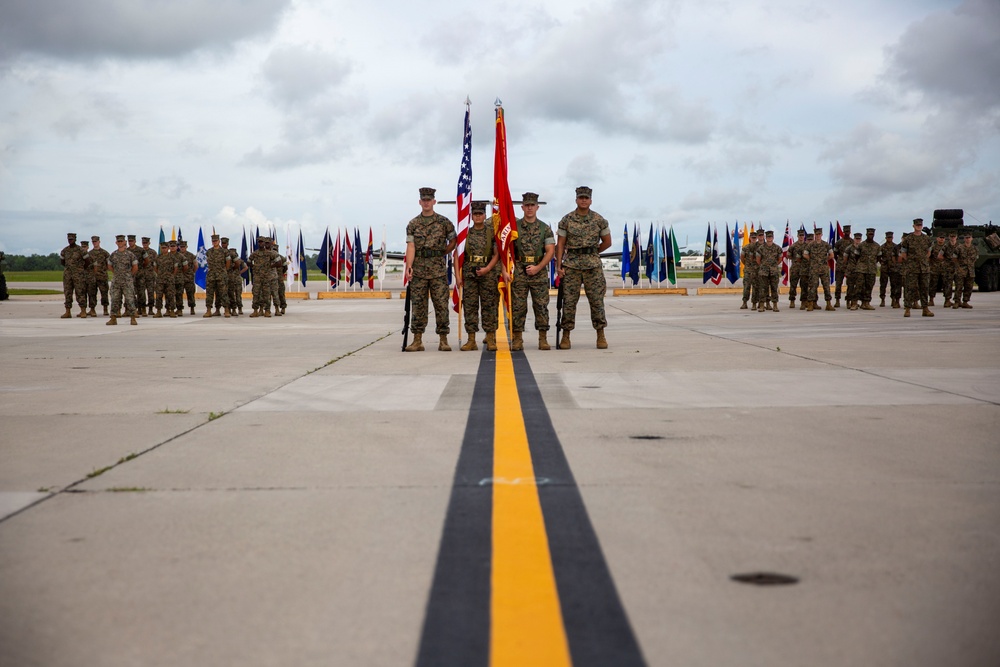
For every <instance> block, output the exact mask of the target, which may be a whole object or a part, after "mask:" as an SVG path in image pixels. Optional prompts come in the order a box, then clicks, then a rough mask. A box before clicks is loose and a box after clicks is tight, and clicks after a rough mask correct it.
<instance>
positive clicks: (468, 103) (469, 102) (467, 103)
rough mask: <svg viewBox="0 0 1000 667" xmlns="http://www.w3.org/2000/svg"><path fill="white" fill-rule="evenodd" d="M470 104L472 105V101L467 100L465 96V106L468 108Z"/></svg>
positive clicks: (467, 97)
mask: <svg viewBox="0 0 1000 667" xmlns="http://www.w3.org/2000/svg"><path fill="white" fill-rule="evenodd" d="M471 104H472V100H470V99H469V96H468V95H466V96H465V106H469V105H471Z"/></svg>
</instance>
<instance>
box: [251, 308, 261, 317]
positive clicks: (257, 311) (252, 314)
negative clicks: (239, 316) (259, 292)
mask: <svg viewBox="0 0 1000 667" xmlns="http://www.w3.org/2000/svg"><path fill="white" fill-rule="evenodd" d="M250 317H260V308H254V309H253V312H252V313H250Z"/></svg>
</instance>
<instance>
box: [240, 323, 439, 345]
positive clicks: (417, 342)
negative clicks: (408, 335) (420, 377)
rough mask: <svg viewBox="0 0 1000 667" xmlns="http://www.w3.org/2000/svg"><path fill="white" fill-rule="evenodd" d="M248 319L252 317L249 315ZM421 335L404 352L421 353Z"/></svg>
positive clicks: (416, 336) (416, 334) (416, 335)
mask: <svg viewBox="0 0 1000 667" xmlns="http://www.w3.org/2000/svg"><path fill="white" fill-rule="evenodd" d="M250 317H253V315H251V316H250ZM422 338H423V334H418V333H415V334H413V342H412V343H410V344H409V345H407V346H406V350H405V351H406V352H423V351H424V341H423V340H422Z"/></svg>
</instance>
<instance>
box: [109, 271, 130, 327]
mask: <svg viewBox="0 0 1000 667" xmlns="http://www.w3.org/2000/svg"><path fill="white" fill-rule="evenodd" d="M123 298H124V301H125V314H126V315H128V316H129V317H135V281H133V280H132V276H127V277H126V278H124V279H122V280H113V281H111V313H112V314H117V313H119V312H121V308H122V299H123Z"/></svg>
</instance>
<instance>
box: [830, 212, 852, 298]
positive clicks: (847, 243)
mask: <svg viewBox="0 0 1000 667" xmlns="http://www.w3.org/2000/svg"><path fill="white" fill-rule="evenodd" d="M843 232H844V236H843V237H842V238H841V239H839V240H837V241H836V242H834V244H833V259H834V261H835V262H836V265H835V266H834V271H833V276H834V278H835V279H836V281H837V290H836V295H835V296H836V297H837V303H835V304H834V306H833V307H834V308H840V295H841V286H842V285H843V284H844V279H845V278H846V277H847V275H848V273H847V264H846V261H845V260H846V258H845V257H844V251H846V250H847V249H848V248H850V247H851V246H852V245H854V240H853V239H852V238H851V226H850V225H844V229H843Z"/></svg>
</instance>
